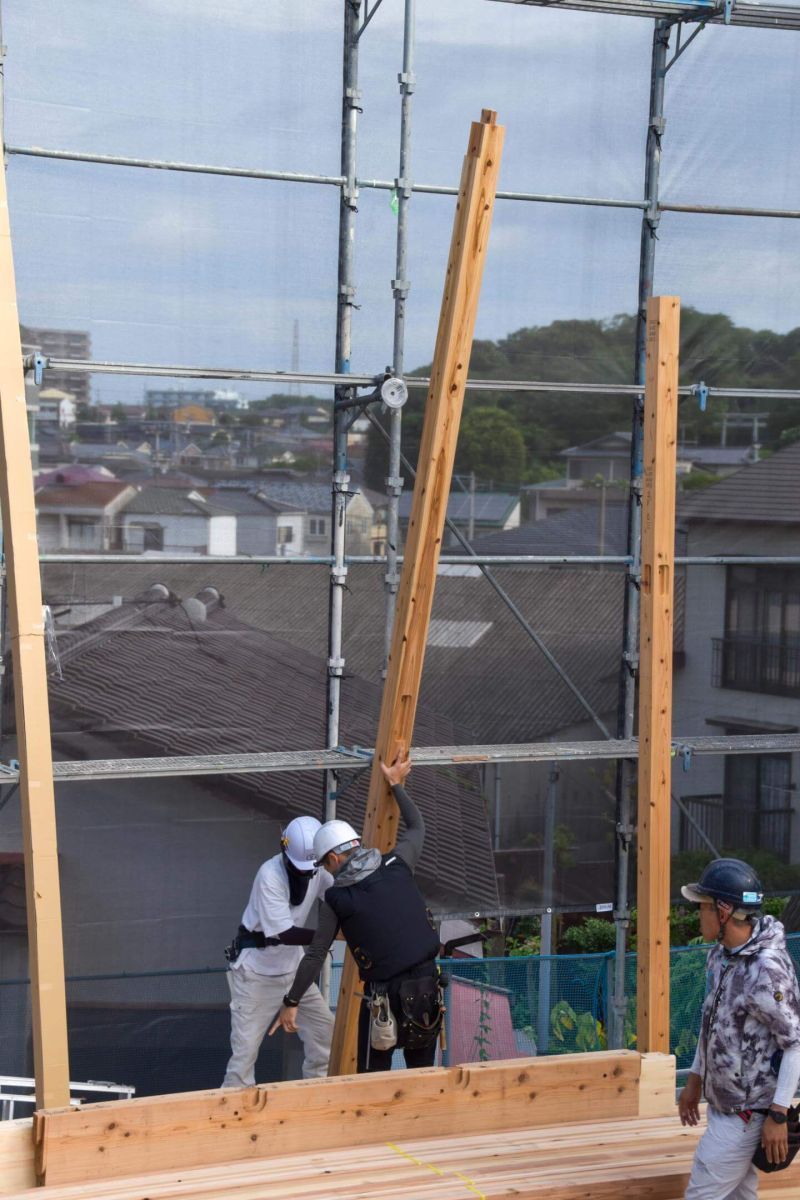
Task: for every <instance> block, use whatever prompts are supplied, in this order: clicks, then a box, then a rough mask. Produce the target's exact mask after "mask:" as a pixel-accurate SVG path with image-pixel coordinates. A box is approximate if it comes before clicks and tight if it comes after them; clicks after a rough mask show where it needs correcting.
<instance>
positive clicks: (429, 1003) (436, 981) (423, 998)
mask: <svg viewBox="0 0 800 1200" xmlns="http://www.w3.org/2000/svg"><path fill="white" fill-rule="evenodd" d="M448 983H449V980H448V978H447V976H446V975H443V974H442V972H441V971H440V970H439V968H438V966H437V965H436V963H434V962H424V963H420V964H419V965H418V966H417V967H412V968H410V970H409V971H404V972H403V973H402V974H401V975H398V976H396V977H395V978H394V979H390V980H388V981H387V982H385V983H372V984H371V985H370V986H369V991H368V992H367V995H366V996H365V999H366V1001H367V1004H368V1005H369V1008H370V1045H371V1047H372V1049H373V1050H393V1049H394V1048H395V1046H397V1047H399V1048H400V1049H406V1050H419V1049H422V1048H423V1047H427V1046H430V1045H431V1044H432V1043H433V1042H435V1041H436V1038H437V1037H438V1035H439V1031H440V1029H441V1027H442V1023H443V1020H444V1014H445V1004H444V989H445V988H446V987H447V984H448Z"/></svg>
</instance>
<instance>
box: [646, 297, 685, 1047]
mask: <svg viewBox="0 0 800 1200" xmlns="http://www.w3.org/2000/svg"><path fill="white" fill-rule="evenodd" d="M679 332H680V301H679V300H678V298H677V296H657V297H653V298H652V299H651V300H650V301H649V302H648V305H647V373H646V382H645V404H644V485H643V493H642V581H641V625H640V640H639V788H638V813H639V816H638V860H637V870H638V886H637V905H638V917H637V947H638V966H637V1049H638V1050H640V1051H641V1052H642V1053H645V1052H647V1051H662V1052H664V1053H669V866H670V807H671V799H670V778H671V765H672V759H671V738H672V626H673V611H672V597H673V590H674V574H675V463H676V441H677V424H678V350H679Z"/></svg>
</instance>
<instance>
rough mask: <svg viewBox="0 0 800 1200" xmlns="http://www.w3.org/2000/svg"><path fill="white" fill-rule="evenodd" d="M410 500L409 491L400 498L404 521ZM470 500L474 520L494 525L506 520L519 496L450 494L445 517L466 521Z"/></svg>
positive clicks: (468, 514) (499, 493) (407, 513)
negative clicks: (472, 504)
mask: <svg viewBox="0 0 800 1200" xmlns="http://www.w3.org/2000/svg"><path fill="white" fill-rule="evenodd" d="M411 500H412V493H411V492H410V491H406V492H403V494H402V495H401V497H400V505H399V513H400V516H401V518H403V519H404V520H408V518H409V517H410V516H411ZM471 500H472V501H474V509H473V511H474V515H475V520H476V521H479V522H480V521H488V522H491V523H495V524H499V523H502V522H503V521H505V520H507V519H508V517H509V515H510V514H511V512H512V511H513V509H514V506H515V505H517V504H519V496H518V495H517V494H516V493H513V494H512V493H510V492H476V493H475V495H474V497H470V496H469V495H468V494H467V493H466V492H451V493H450V499H449V500H448V502H447V515H448V517H449V518H450V520H451V521H468V520H469V516H470V509H471V503H470V502H471Z"/></svg>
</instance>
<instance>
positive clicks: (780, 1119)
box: [769, 1108, 789, 1125]
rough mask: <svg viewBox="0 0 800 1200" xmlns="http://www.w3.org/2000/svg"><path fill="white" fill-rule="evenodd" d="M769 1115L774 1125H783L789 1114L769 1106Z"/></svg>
mask: <svg viewBox="0 0 800 1200" xmlns="http://www.w3.org/2000/svg"><path fill="white" fill-rule="evenodd" d="M769 1116H770V1117H772V1119H773V1121H774V1122H775V1124H776V1125H785V1124H786V1122H787V1121H788V1120H789V1116H788V1114H787V1113H785V1112H778V1110H777V1109H776V1108H771V1109H770V1110H769Z"/></svg>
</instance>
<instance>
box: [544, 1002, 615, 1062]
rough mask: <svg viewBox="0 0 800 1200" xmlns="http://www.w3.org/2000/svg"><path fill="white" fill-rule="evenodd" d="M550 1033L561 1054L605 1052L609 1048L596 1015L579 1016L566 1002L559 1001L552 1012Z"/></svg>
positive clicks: (586, 1013)
mask: <svg viewBox="0 0 800 1200" xmlns="http://www.w3.org/2000/svg"><path fill="white" fill-rule="evenodd" d="M550 1033H551V1035H552V1037H553V1038H554V1039H555V1041H556V1042H557V1043H558V1052H559V1053H566V1054H568V1053H570V1052H572V1051H575V1052H585V1051H587V1050H605V1049H606V1048H607V1046H608V1042H607V1040H606V1033H605V1030H604V1029H603V1026H602V1024H601V1022H600V1021H598V1020H597V1019H596V1018H595V1016H594V1014H593V1013H590V1012H583V1013H581V1014H580V1015H578V1014H577V1013H576V1012H575V1009H574V1008H573V1007H572V1005H571V1004H568V1003H567V1001H566V1000H559V1001H558V1003H557V1004H555V1005H554V1006H553V1008H552V1009H551V1011H550Z"/></svg>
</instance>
